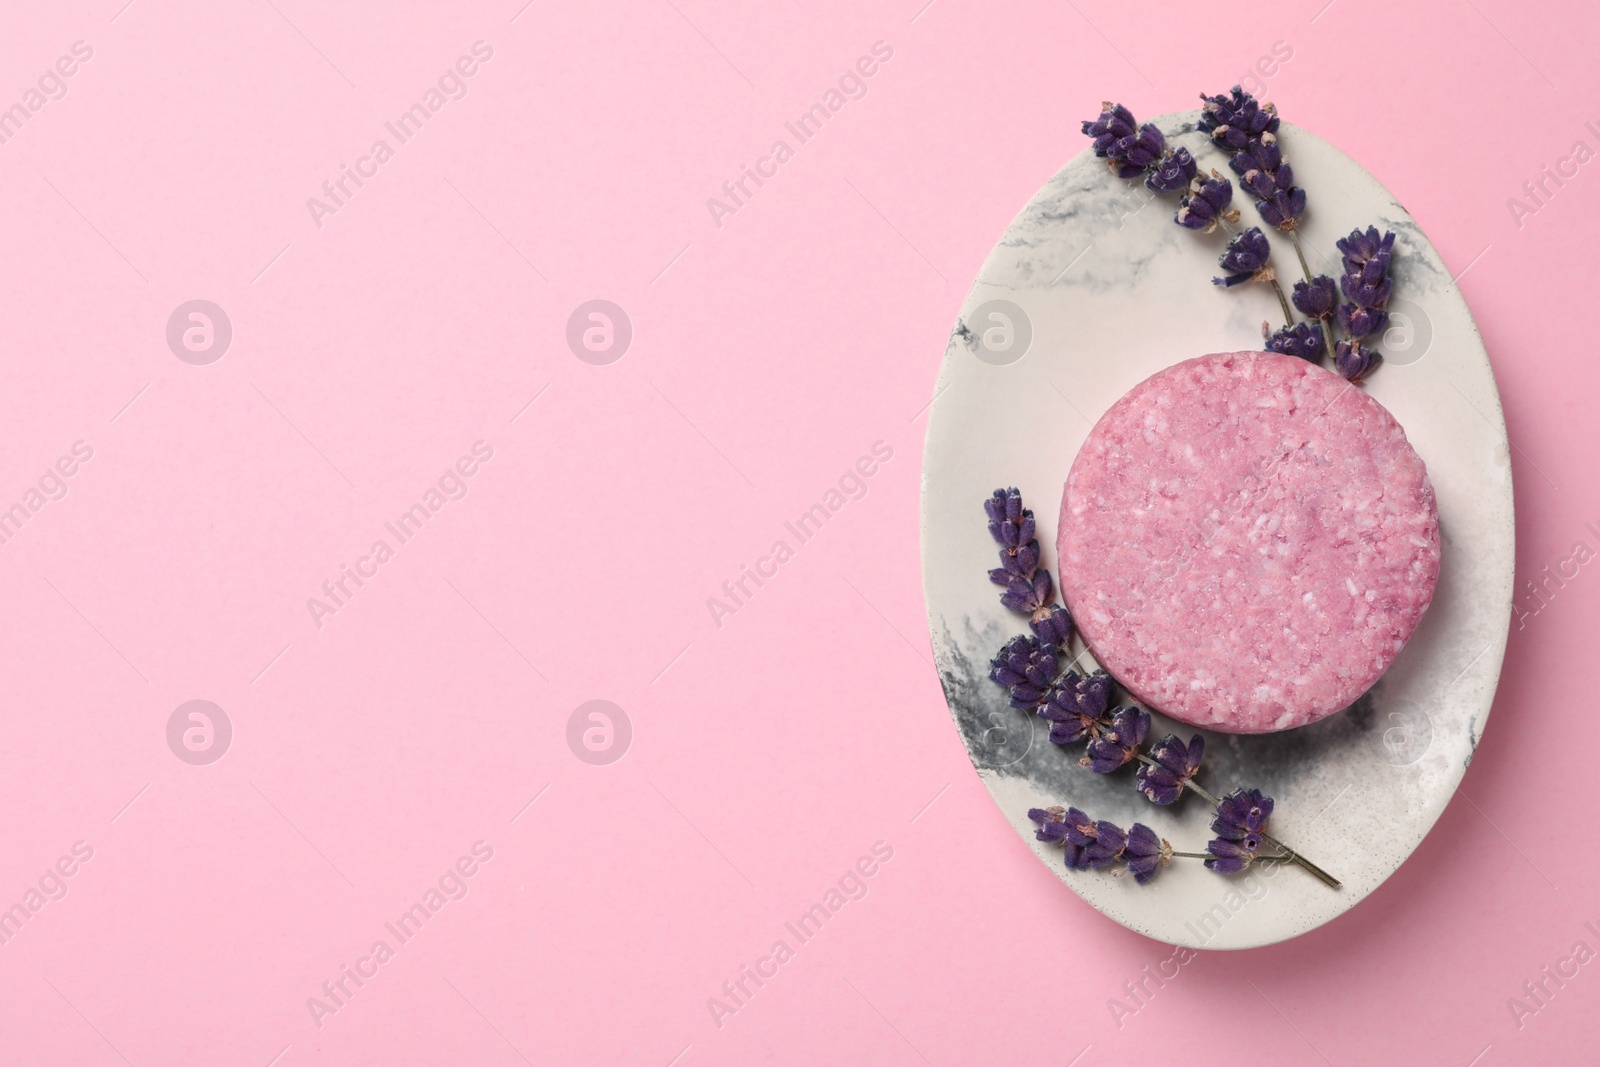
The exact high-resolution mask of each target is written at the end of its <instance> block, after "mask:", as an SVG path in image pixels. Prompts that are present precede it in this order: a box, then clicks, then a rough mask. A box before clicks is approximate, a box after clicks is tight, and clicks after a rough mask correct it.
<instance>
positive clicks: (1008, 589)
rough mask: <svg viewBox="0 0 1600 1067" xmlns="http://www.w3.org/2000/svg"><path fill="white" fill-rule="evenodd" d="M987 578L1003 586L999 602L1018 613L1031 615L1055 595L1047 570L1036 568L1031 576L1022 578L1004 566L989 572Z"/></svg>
mask: <svg viewBox="0 0 1600 1067" xmlns="http://www.w3.org/2000/svg"><path fill="white" fill-rule="evenodd" d="M989 580H990V581H991V582H993V583H994V584H995V585H999V586H1004V587H1005V591H1004V592H1003V593H1001V594H1000V603H1002V604H1004V605H1005V606H1006V607H1008V608H1010V609H1011V610H1012V611H1014V612H1016V613H1017V614H1019V615H1030V616H1031V615H1032V614H1033V613H1034V612H1036V611H1038V610H1039V609H1040V608H1042V607H1044V606H1045V605H1046V604H1048V603H1050V598H1051V597H1053V596H1054V595H1055V589H1054V585H1053V584H1052V583H1051V581H1050V572H1049V571H1040V570H1036V571H1034V572H1033V577H1032V578H1024V577H1022V576H1021V575H1020V574H1013V573H1011V572H1010V571H1008V570H1006V569H1004V568H997V569H995V570H992V571H990V572H989Z"/></svg>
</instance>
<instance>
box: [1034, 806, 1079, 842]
mask: <svg viewBox="0 0 1600 1067" xmlns="http://www.w3.org/2000/svg"><path fill="white" fill-rule="evenodd" d="M1073 811H1075V812H1077V809H1076V808H1074V809H1073ZM1077 813H1078V814H1080V815H1081V814H1083V813H1082V812H1077ZM1028 818H1030V819H1032V820H1033V821H1034V822H1036V823H1038V824H1039V828H1038V829H1037V830H1035V831H1034V832H1033V836H1034V837H1036V838H1038V839H1039V840H1040V841H1064V840H1066V837H1067V809H1066V808H1063V807H1061V806H1060V805H1056V806H1055V807H1049V808H1029V809H1028Z"/></svg>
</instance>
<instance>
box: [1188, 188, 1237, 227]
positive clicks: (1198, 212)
mask: <svg viewBox="0 0 1600 1067" xmlns="http://www.w3.org/2000/svg"><path fill="white" fill-rule="evenodd" d="M1232 203H1233V183H1232V182H1230V181H1229V180H1228V179H1226V178H1221V177H1217V178H1208V179H1205V180H1204V181H1199V182H1197V183H1195V184H1194V185H1191V186H1190V192H1189V194H1188V195H1187V196H1185V197H1184V198H1183V199H1182V200H1180V201H1178V214H1177V215H1176V216H1175V217H1174V218H1173V221H1174V222H1176V223H1177V224H1178V225H1179V226H1182V227H1184V228H1185V229H1189V230H1199V231H1200V232H1202V233H1210V232H1211V231H1212V230H1214V229H1216V228H1217V225H1218V223H1219V222H1232V221H1234V220H1235V219H1237V218H1238V217H1239V213H1238V212H1237V211H1230V210H1229V205H1230V204H1232Z"/></svg>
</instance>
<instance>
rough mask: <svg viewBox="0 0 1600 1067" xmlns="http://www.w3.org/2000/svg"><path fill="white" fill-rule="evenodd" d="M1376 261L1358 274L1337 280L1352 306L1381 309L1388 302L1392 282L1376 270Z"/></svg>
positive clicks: (1391, 290) (1392, 285) (1392, 288)
mask: <svg viewBox="0 0 1600 1067" xmlns="http://www.w3.org/2000/svg"><path fill="white" fill-rule="evenodd" d="M1376 267H1377V261H1376V260H1374V261H1372V262H1369V263H1368V264H1367V265H1366V267H1365V268H1364V269H1363V270H1362V271H1361V273H1359V274H1346V275H1345V276H1344V277H1342V278H1340V279H1339V288H1340V289H1343V290H1344V295H1345V297H1346V298H1347V299H1348V300H1349V301H1350V303H1352V304H1356V305H1358V306H1360V307H1365V308H1381V307H1383V306H1384V305H1385V304H1387V303H1388V302H1389V296H1390V294H1392V293H1393V292H1394V282H1393V281H1391V280H1390V279H1389V278H1388V276H1387V275H1385V274H1384V273H1383V272H1382V271H1380V270H1376V269H1375V268H1376Z"/></svg>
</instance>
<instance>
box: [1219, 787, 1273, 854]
mask: <svg viewBox="0 0 1600 1067" xmlns="http://www.w3.org/2000/svg"><path fill="white" fill-rule="evenodd" d="M1271 816H1272V798H1271V797H1269V796H1265V795H1263V794H1262V792H1261V790H1259V789H1235V790H1234V791H1233V792H1231V793H1229V794H1228V795H1227V796H1225V797H1223V798H1222V799H1221V800H1220V801H1218V803H1217V811H1216V815H1215V816H1214V817H1213V818H1212V820H1211V830H1212V832H1213V833H1215V834H1216V835H1217V836H1218V837H1221V838H1224V839H1226V840H1229V841H1242V840H1244V839H1245V838H1246V837H1248V836H1250V835H1252V834H1254V835H1257V836H1259V835H1260V833H1261V831H1263V830H1265V829H1266V828H1267V819H1268V818H1270V817H1271ZM1257 847H1259V846H1257Z"/></svg>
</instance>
